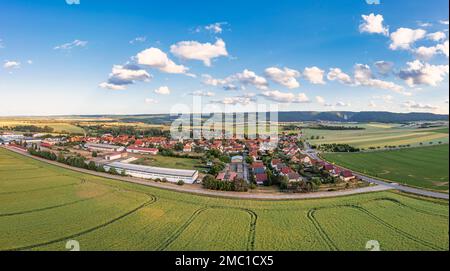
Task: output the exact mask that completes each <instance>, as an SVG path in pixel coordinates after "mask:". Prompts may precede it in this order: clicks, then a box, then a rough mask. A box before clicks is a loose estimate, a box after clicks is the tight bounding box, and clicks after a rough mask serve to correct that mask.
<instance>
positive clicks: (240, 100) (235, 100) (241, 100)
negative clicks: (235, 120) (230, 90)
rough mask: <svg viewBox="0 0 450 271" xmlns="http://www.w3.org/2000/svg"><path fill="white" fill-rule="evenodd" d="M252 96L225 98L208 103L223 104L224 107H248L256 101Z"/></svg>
mask: <svg viewBox="0 0 450 271" xmlns="http://www.w3.org/2000/svg"><path fill="white" fill-rule="evenodd" d="M253 96H254V95H252V94H248V95H242V96H236V97H225V98H224V99H223V100H220V101H211V102H210V103H213V104H214V103H215V104H224V105H249V104H251V103H254V102H255V101H256V99H255V98H254V97H253Z"/></svg>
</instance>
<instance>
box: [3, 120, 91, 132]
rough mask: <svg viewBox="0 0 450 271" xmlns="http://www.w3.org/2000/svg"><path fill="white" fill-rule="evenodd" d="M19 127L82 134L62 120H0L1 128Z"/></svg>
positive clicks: (80, 130) (79, 129) (81, 130)
mask: <svg viewBox="0 0 450 271" xmlns="http://www.w3.org/2000/svg"><path fill="white" fill-rule="evenodd" d="M20 125H34V126H38V127H45V126H48V127H51V128H53V129H54V132H55V133H74V134H83V133H84V130H83V129H81V128H80V127H77V126H75V125H73V124H72V123H70V122H68V121H64V120H50V119H49V120H45V119H5V118H0V128H1V127H5V126H8V127H13V126H20Z"/></svg>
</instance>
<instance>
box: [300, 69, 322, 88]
mask: <svg viewBox="0 0 450 271" xmlns="http://www.w3.org/2000/svg"><path fill="white" fill-rule="evenodd" d="M324 74H325V71H323V70H321V69H319V68H317V67H311V68H305V70H304V71H303V76H304V77H305V78H306V79H307V80H308V81H309V82H310V83H311V84H316V85H318V84H321V85H323V84H325V81H324V80H323V76H324Z"/></svg>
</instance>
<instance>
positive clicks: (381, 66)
mask: <svg viewBox="0 0 450 271" xmlns="http://www.w3.org/2000/svg"><path fill="white" fill-rule="evenodd" d="M374 65H375V67H376V68H377V70H378V73H379V74H381V75H388V74H389V73H391V72H392V69H393V68H394V63H392V62H389V61H383V60H382V61H377V62H375V64H374Z"/></svg>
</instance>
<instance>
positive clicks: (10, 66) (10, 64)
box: [3, 60, 21, 70]
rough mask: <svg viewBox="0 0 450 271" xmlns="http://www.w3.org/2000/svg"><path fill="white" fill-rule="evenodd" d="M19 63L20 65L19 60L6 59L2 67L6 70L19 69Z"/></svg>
mask: <svg viewBox="0 0 450 271" xmlns="http://www.w3.org/2000/svg"><path fill="white" fill-rule="evenodd" d="M20 65H21V64H20V62H18V61H12V60H7V61H5V63H4V64H3V68H5V69H7V70H12V69H19V68H20Z"/></svg>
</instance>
